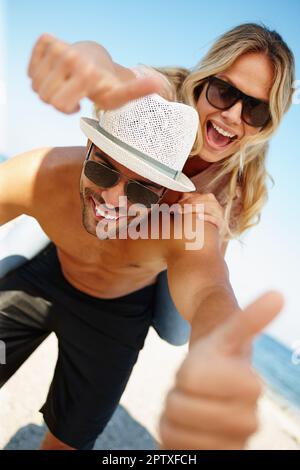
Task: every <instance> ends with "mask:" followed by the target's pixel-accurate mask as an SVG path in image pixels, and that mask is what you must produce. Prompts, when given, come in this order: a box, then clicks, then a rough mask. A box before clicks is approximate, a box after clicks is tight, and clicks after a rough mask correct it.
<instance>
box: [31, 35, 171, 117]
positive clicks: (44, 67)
mask: <svg viewBox="0 0 300 470" xmlns="http://www.w3.org/2000/svg"><path fill="white" fill-rule="evenodd" d="M28 75H29V77H30V78H31V80H32V88H33V90H34V91H35V92H36V93H37V94H38V95H39V97H40V98H41V99H42V100H43V101H45V102H46V103H49V104H51V105H52V106H54V107H55V108H56V109H57V110H59V111H61V112H63V113H66V114H71V113H75V112H77V111H79V109H80V100H81V99H82V98H85V97H87V98H89V99H91V100H92V101H93V102H94V103H95V105H96V106H97V107H98V108H99V109H103V110H107V109H114V108H118V107H120V106H122V105H124V104H125V103H127V102H128V101H131V100H133V99H137V98H140V97H142V96H145V95H148V94H150V93H155V92H159V91H160V90H161V88H162V87H163V83H162V80H160V79H159V78H158V77H141V78H136V77H135V75H134V73H133V72H132V71H131V70H130V69H126V68H125V67H121V66H119V65H117V64H115V63H114V62H113V61H112V58H111V57H110V55H109V54H108V52H107V51H106V50H105V49H104V48H103V47H102V46H100V45H99V44H97V43H95V42H91V41H86V42H80V43H76V44H73V45H70V44H68V43H66V42H64V41H61V40H59V39H57V38H55V37H53V36H51V35H49V34H43V35H42V36H41V37H40V38H39V39H38V41H37V42H36V44H35V46H34V48H33V51H32V55H31V59H30V63H29V67H28Z"/></svg>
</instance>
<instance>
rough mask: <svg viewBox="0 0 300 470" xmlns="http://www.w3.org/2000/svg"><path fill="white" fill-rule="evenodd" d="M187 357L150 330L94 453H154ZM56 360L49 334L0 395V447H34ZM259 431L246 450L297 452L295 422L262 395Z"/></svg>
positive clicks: (299, 434)
mask: <svg viewBox="0 0 300 470" xmlns="http://www.w3.org/2000/svg"><path fill="white" fill-rule="evenodd" d="M186 353H187V346H181V347H174V346H170V345H169V344H167V343H165V342H163V341H162V340H161V339H160V338H159V337H158V336H157V334H156V333H155V331H154V330H153V329H152V328H151V329H150V331H149V334H148V337H147V339H146V342H145V346H144V349H143V350H142V351H141V353H140V356H139V359H138V362H137V364H136V365H135V368H134V371H133V373H132V375H131V378H130V380H129V383H128V385H127V388H126V390H125V392H124V394H123V396H122V399H121V401H120V404H119V406H118V408H117V410H116V412H115V414H114V416H113V417H112V419H111V421H110V422H109V424H108V425H107V427H106V429H105V431H104V432H103V434H102V435H101V436H100V437H99V438H98V440H97V442H96V446H95V449H109V450H113V449H120V450H124V449H134V450H136V449H145V450H148V449H155V448H157V442H158V432H157V431H158V430H157V424H158V419H159V415H160V413H161V410H162V407H163V404H164V397H165V395H166V393H167V391H168V389H169V388H170V387H171V386H172V384H173V378H174V374H175V372H176V370H177V368H178V367H179V365H180V363H181V362H182V360H183V358H184V356H185V354H186ZM56 357H57V341H56V337H55V336H54V335H53V334H52V335H51V336H50V337H49V338H48V339H47V340H46V341H45V342H44V343H43V344H42V345H41V346H40V347H39V348H38V349H37V350H36V351H35V353H34V354H33V355H32V356H31V357H30V358H29V359H28V360H27V361H26V363H25V364H24V365H23V366H22V367H21V368H20V369H19V371H18V372H17V373H16V374H15V375H14V376H13V377H12V378H11V379H10V381H9V382H8V383H7V384H6V386H5V387H4V388H3V389H2V391H0V400H1V407H0V422H1V429H0V448H1V449H7V450H12V449H16V450H18V449H19V450H20V449H37V448H38V447H39V443H40V440H41V439H42V436H43V433H44V432H45V429H46V428H45V426H44V424H43V419H42V415H41V414H40V413H39V411H38V410H39V408H40V407H41V406H42V404H43V401H44V399H45V397H46V394H47V390H48V387H49V383H50V381H51V377H52V374H53V370H54V365H55V361H56ZM258 412H259V419H260V428H259V430H258V432H257V433H256V434H255V435H254V436H253V437H252V438H251V439H250V440H249V442H248V446H247V448H248V449H260V450H263V449H274V450H275V449H278V450H287V449H294V450H298V449H300V419H299V418H298V417H297V415H296V413H293V411H292V410H291V409H290V408H289V407H287V406H286V405H284V403H279V402H278V401H276V400H274V396H273V395H272V394H270V392H268V391H267V392H266V393H265V394H264V395H263V397H262V398H261V400H260V403H259V407H258Z"/></svg>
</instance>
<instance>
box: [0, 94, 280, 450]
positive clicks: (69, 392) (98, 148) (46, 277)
mask: <svg viewBox="0 0 300 470" xmlns="http://www.w3.org/2000/svg"><path fill="white" fill-rule="evenodd" d="M130 116H131V118H130ZM174 116H176V117H177V118H178V120H177V125H175V126H174V122H176V119H175V120H174ZM168 119H169V121H168ZM157 122H160V123H161V124H162V123H163V124H164V125H158V126H156V127H155V129H156V131H155V134H154V133H153V132H152V134H151V132H150V131H151V129H153V128H154V126H155V124H156V123H157ZM196 128H197V123H196V121H195V113H194V111H193V110H192V109H191V108H190V109H189V107H187V106H185V105H182V104H178V103H168V102H167V101H165V100H163V99H162V98H160V97H157V96H156V95H150V97H147V98H143V99H141V100H137V101H135V102H131V103H129V104H127V105H126V106H124V107H123V108H121V109H118V110H116V111H110V112H106V113H104V114H103V115H102V116H101V118H100V122H99V123H97V122H96V121H95V120H89V119H85V120H83V121H82V129H83V130H84V132H85V134H86V135H87V137H88V138H89V141H88V146H87V149H83V148H56V149H42V150H37V151H33V152H29V153H27V154H24V155H21V156H17V157H15V158H13V159H11V160H9V161H8V162H6V163H4V164H3V165H2V166H1V172H0V188H1V192H0V209H1V212H0V214H1V215H0V224H4V223H5V222H7V221H9V220H11V219H13V218H14V217H16V216H18V215H20V214H22V213H25V214H28V215H31V216H33V217H35V218H36V219H37V220H38V222H39V223H40V225H41V226H42V228H43V229H44V231H45V232H46V234H47V235H48V237H49V238H50V239H51V241H52V243H51V244H50V245H49V246H48V247H47V248H46V249H45V250H44V251H42V253H41V254H39V255H38V256H36V257H35V258H34V259H33V260H32V261H30V262H28V263H26V264H25V265H24V266H22V267H21V268H19V269H17V270H16V271H14V272H12V273H10V274H9V275H8V276H6V277H5V278H4V279H2V280H1V282H0V312H1V314H0V337H1V340H4V341H5V343H6V346H7V364H6V365H2V366H1V383H2V384H3V383H5V382H6V380H7V379H8V378H9V377H10V376H11V375H12V374H13V373H14V372H15V371H16V370H17V369H18V367H19V366H20V365H21V364H22V362H23V361H24V360H25V359H26V358H27V357H28V356H29V355H30V354H31V353H32V351H33V350H34V349H35V348H36V347H37V346H38V345H39V344H40V343H41V341H43V339H44V338H45V337H46V336H47V335H48V334H49V333H50V332H51V331H55V333H56V335H57V336H58V340H59V357H58V362H57V366H56V370H55V375H54V378H53V382H52V384H51V387H50V390H49V394H48V397H47V400H46V403H45V404H44V406H43V407H42V412H43V414H44V418H45V421H46V424H47V425H48V427H49V430H50V431H49V432H48V433H47V435H46V437H45V439H44V442H43V444H42V448H43V449H72V448H73V449H90V448H92V446H93V443H94V441H95V439H96V437H97V435H98V434H99V433H100V432H101V431H102V429H103V428H104V427H105V425H106V423H107V422H108V420H109V419H110V417H111V415H112V413H113V412H114V410H115V408H116V406H117V404H118V402H119V399H120V396H121V394H122V392H123V390H124V388H125V386H126V383H127V381H128V378H129V376H130V373H131V371H132V368H133V366H134V364H135V362H136V360H137V358H138V354H139V351H140V349H141V348H142V347H143V344H144V339H145V336H146V334H147V331H148V328H149V325H150V321H151V301H152V297H153V289H154V282H155V279H156V276H157V274H158V273H159V272H160V271H162V270H163V269H165V268H167V269H168V276H169V286H170V291H171V295H172V298H173V300H174V303H175V305H176V306H177V308H178V310H179V312H180V313H181V315H182V316H183V317H184V318H185V319H186V320H188V322H189V323H190V325H191V339H190V351H189V354H188V356H187V358H186V360H185V361H184V363H183V364H182V366H181V367H180V369H179V371H178V374H177V377H176V383H175V386H174V389H173V390H172V391H171V392H170V394H169V395H168V398H167V401H166V409H165V412H164V414H163V416H162V419H161V436H162V447H164V446H165V447H167V448H194V449H195V448H199V449H202V448H242V447H243V446H244V444H245V441H246V439H247V438H248V436H249V435H250V434H251V433H252V432H254V430H255V428H256V422H255V406H256V400H257V398H258V396H259V393H260V387H259V382H258V379H257V378H256V377H255V376H254V374H253V372H252V371H251V369H250V367H249V365H248V363H247V361H245V354H247V352H248V350H249V342H250V341H251V339H252V337H253V335H255V334H256V333H257V332H258V331H259V330H260V329H261V328H263V327H264V326H265V324H267V323H268V322H269V321H270V320H271V319H272V318H273V317H274V315H275V314H276V313H277V312H278V311H279V309H280V307H281V299H280V298H279V297H278V296H277V295H276V294H273V295H270V294H269V295H268V296H267V297H266V298H264V299H261V300H259V301H257V302H256V304H254V305H252V306H250V307H249V308H248V309H247V310H246V311H245V312H244V313H243V314H242V313H241V312H240V311H239V309H238V305H237V302H236V299H235V297H234V294H233V292H232V289H231V286H230V283H229V280H228V273H227V269H226V265H225V263H224V260H223V257H222V255H221V252H220V248H219V239H218V231H217V229H216V227H214V226H213V225H212V224H210V223H205V224H204V227H205V238H204V244H203V247H202V248H201V249H197V250H187V249H186V243H187V241H190V240H189V239H188V240H187V239H186V238H185V236H184V235H183V236H182V237H181V238H175V237H174V236H172V235H171V236H170V237H169V238H168V239H164V238H163V237H162V233H161V232H160V233H159V237H158V238H155V239H152V238H151V237H148V238H143V239H136V240H133V239H131V238H129V237H128V238H124V239H123V238H112V239H105V240H100V238H99V237H98V236H97V234H98V233H97V229H98V227H99V224H101V223H102V222H103V221H104V222H105V223H106V222H107V223H108V224H111V221H112V219H115V220H113V224H114V225H117V226H119V231H120V224H121V222H122V220H121V218H120V217H121V206H120V205H119V201H120V199H119V198H120V197H124V196H127V199H128V200H129V202H130V204H131V203H140V202H142V203H143V204H144V206H146V207H147V208H149V204H147V201H148V202H149V201H150V202H152V201H154V202H162V201H164V202H166V203H168V202H170V200H173V199H174V192H178V191H189V190H192V189H193V185H192V184H191V182H190V181H189V180H188V179H187V178H186V177H185V176H184V175H183V174H182V173H181V169H182V167H183V164H184V161H185V160H186V158H187V157H188V155H189V151H190V148H191V146H192V144H193V139H194V137H195V132H196ZM187 129H189V130H190V134H188V132H187ZM187 135H189V137H188V140H187V141H184V138H183V136H187ZM167 136H168V137H167ZM185 138H186V137H185ZM168 139H169V140H168ZM133 142H134V145H133ZM162 142H163V143H164V146H163V147H159V145H158V144H157V143H162ZM174 142H175V143H176V144H177V145H176V146H174ZM177 146H179V147H180V151H178V149H177ZM145 149H146V151H145ZM153 149H154V150H153ZM176 149H177V151H176ZM158 150H160V151H158ZM173 157H176V158H177V159H176V158H175V159H173V160H172V158H173ZM79 188H80V195H79ZM167 189H169V190H171V191H167V192H166V190H167ZM79 196H81V197H79ZM101 203H102V204H104V206H103V205H102V206H101ZM129 208H130V205H129ZM116 214H117V215H116ZM151 214H152V213H151V212H149V217H150V216H151ZM195 217H196V215H195V216H194V218H195ZM106 219H107V220H106ZM129 221H130V219H129ZM171 225H172V224H171ZM149 227H151V224H150V225H149ZM110 228H111V227H110ZM149 233H151V230H150V228H149ZM171 233H172V231H171ZM229 316H230V318H228V317H229ZM225 320H226V321H225ZM220 323H223V324H222V325H221V326H219V327H218V328H216V329H215V330H214V331H212V330H213V329H214V328H215V327H216V326H217V325H218V324H220ZM211 331H212V332H211ZM209 333H210V334H209ZM229 377H230V380H228V378H229Z"/></svg>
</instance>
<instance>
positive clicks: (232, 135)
mask: <svg viewBox="0 0 300 470" xmlns="http://www.w3.org/2000/svg"><path fill="white" fill-rule="evenodd" d="M210 122H211V123H212V126H213V128H214V129H216V131H218V132H219V134H221V135H224V136H225V137H230V138H231V139H232V137H234V136H235V134H229V132H227V131H224V129H222V128H221V127H219V126H217V125H216V124H214V123H213V122H212V121H210Z"/></svg>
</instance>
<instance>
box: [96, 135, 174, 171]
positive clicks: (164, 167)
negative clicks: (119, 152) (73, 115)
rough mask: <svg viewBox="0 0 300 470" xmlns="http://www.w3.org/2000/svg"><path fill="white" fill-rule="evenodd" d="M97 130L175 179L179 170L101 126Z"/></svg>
mask: <svg viewBox="0 0 300 470" xmlns="http://www.w3.org/2000/svg"><path fill="white" fill-rule="evenodd" d="M98 130H99V132H100V133H101V134H103V135H104V136H105V137H107V138H108V139H109V140H111V141H112V142H114V143H115V144H117V145H118V146H119V147H122V148H123V149H124V150H128V151H129V152H131V153H132V154H133V155H135V156H137V157H139V158H140V159H141V160H144V161H145V162H146V163H150V165H152V166H153V167H156V168H158V169H159V170H160V171H161V172H162V173H164V174H165V175H166V176H169V177H170V178H172V179H174V180H175V179H176V178H177V175H178V173H179V171H176V170H173V169H172V168H170V167H168V166H167V165H164V163H161V162H158V161H157V160H155V159H154V158H152V157H150V156H149V155H147V154H145V153H143V152H141V151H140V150H137V149H135V148H134V147H131V145H128V144H126V143H125V142H123V141H122V140H120V139H118V138H117V137H115V136H114V135H112V134H111V133H110V132H107V131H106V130H105V129H103V127H100V126H98Z"/></svg>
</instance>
